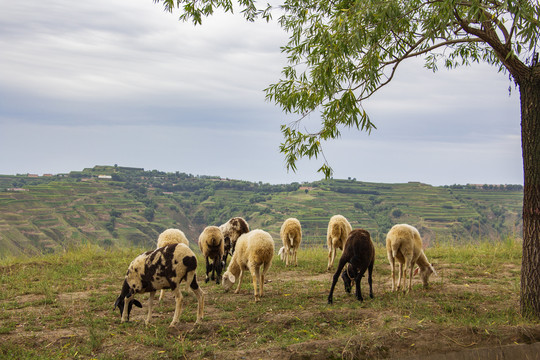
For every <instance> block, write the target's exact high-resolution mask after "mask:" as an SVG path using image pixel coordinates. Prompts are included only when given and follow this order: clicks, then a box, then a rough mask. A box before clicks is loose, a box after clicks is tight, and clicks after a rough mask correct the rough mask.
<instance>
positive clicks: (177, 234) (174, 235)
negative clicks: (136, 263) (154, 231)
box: [157, 229, 189, 302]
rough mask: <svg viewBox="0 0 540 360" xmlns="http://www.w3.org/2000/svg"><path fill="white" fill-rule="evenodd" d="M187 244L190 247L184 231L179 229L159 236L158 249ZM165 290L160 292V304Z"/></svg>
mask: <svg viewBox="0 0 540 360" xmlns="http://www.w3.org/2000/svg"><path fill="white" fill-rule="evenodd" d="M179 243H182V244H186V245H187V246H189V241H188V239H187V238H186V235H185V234H184V232H183V231H182V230H179V229H167V230H165V231H163V232H162V233H161V234H159V237H158V240H157V248H160V247H164V246H166V245H171V244H179ZM164 292H165V291H164V290H163V289H162V290H161V291H160V292H159V300H158V301H159V302H161V299H163V294H164Z"/></svg>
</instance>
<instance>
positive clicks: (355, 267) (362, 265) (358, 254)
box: [328, 229, 375, 304]
mask: <svg viewBox="0 0 540 360" xmlns="http://www.w3.org/2000/svg"><path fill="white" fill-rule="evenodd" d="M374 262H375V247H374V246H373V242H372V241H371V236H370V235H369V232H367V231H366V230H363V229H358V230H353V231H351V233H350V234H349V236H348V238H347V241H346V242H345V246H344V247H343V254H341V258H340V259H339V263H338V267H337V271H336V273H335V274H334V277H333V278H332V286H331V287H330V294H328V303H329V304H332V302H333V299H332V297H333V295H334V288H335V286H336V283H337V282H338V280H339V275H340V274H341V271H342V270H343V268H344V267H345V265H347V264H348V267H347V269H346V271H349V270H350V271H349V272H348V273H347V274H348V275H347V276H350V277H351V279H350V281H349V282H348V283H347V282H345V290H347V288H348V291H347V292H350V290H351V287H352V284H351V283H352V279H353V278H354V282H355V284H356V298H357V299H358V300H359V301H363V300H364V299H363V298H362V290H361V289H360V280H361V279H362V277H363V276H364V273H365V272H366V270H368V284H369V297H371V298H373V280H372V277H371V275H372V272H373V264H374ZM344 273H345V272H344ZM343 280H344V281H345V278H344V279H343ZM347 284H349V287H348V286H347Z"/></svg>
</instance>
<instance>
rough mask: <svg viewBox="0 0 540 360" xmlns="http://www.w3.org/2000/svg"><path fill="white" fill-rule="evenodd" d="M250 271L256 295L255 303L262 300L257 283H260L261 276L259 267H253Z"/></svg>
mask: <svg viewBox="0 0 540 360" xmlns="http://www.w3.org/2000/svg"><path fill="white" fill-rule="evenodd" d="M249 271H250V272H251V279H252V281H253V293H254V294H255V301H259V300H261V294H260V292H259V288H258V286H257V281H260V278H261V274H260V269H259V267H258V266H252V267H251V268H250V269H249Z"/></svg>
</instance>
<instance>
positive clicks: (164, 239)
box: [157, 229, 189, 248]
mask: <svg viewBox="0 0 540 360" xmlns="http://www.w3.org/2000/svg"><path fill="white" fill-rule="evenodd" d="M179 243H182V244H186V245H187V246H189V241H188V239H187V238H186V235H185V234H184V232H183V231H182V230H179V229H167V230H165V231H163V232H162V233H161V234H159V237H158V240H157V247H158V248H160V247H164V246H166V245H171V244H179Z"/></svg>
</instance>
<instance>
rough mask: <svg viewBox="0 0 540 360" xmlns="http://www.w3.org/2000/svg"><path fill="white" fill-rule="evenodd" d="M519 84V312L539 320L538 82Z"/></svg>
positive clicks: (539, 124) (539, 140)
mask: <svg viewBox="0 0 540 360" xmlns="http://www.w3.org/2000/svg"><path fill="white" fill-rule="evenodd" d="M531 77H532V78H534V79H530V78H529V79H527V80H525V81H520V82H519V89H520V94H521V147H522V151H523V171H524V189H523V190H524V191H523V258H522V261H521V313H522V315H523V316H524V317H528V318H537V319H540V79H539V78H537V77H535V76H531Z"/></svg>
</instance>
